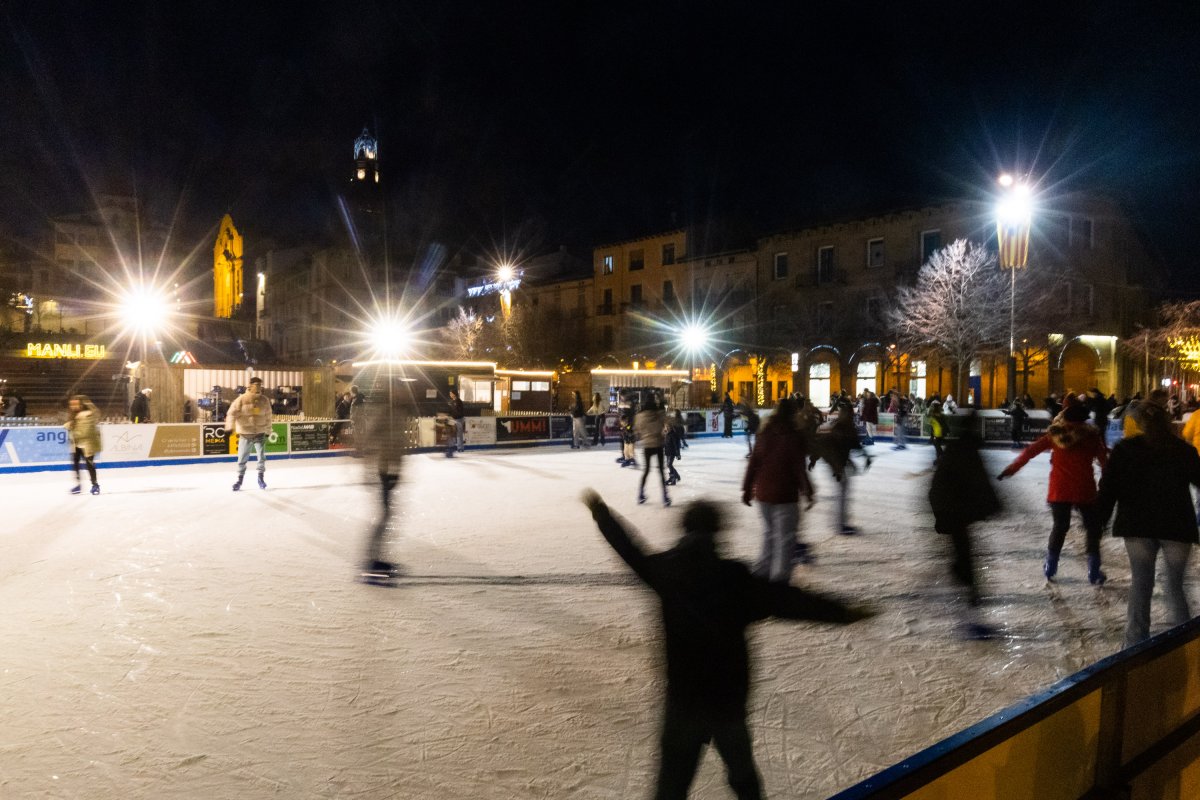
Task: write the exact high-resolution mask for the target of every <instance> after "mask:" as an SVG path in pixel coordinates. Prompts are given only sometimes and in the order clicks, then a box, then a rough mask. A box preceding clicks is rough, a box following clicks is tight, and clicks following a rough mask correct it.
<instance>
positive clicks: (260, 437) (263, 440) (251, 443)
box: [237, 433, 267, 481]
mask: <svg viewBox="0 0 1200 800" xmlns="http://www.w3.org/2000/svg"><path fill="white" fill-rule="evenodd" d="M252 447H253V448H254V454H255V456H256V457H257V458H258V474H259V477H261V476H262V475H263V474H264V473H265V472H266V471H267V461H266V450H267V435H266V434H265V433H249V434H246V435H245V436H239V437H238V462H237V469H238V481H241V479H242V476H243V475H245V474H246V462H247V461H248V460H249V459H250V448H252Z"/></svg>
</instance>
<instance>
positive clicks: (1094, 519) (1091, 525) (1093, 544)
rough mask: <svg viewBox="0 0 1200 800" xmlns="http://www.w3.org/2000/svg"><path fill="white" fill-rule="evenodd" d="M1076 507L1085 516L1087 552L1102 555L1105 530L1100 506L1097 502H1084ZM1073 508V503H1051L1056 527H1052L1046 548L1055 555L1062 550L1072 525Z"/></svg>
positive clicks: (1084, 526) (1084, 527)
mask: <svg viewBox="0 0 1200 800" xmlns="http://www.w3.org/2000/svg"><path fill="white" fill-rule="evenodd" d="M1074 507H1075V508H1078V509H1079V515H1080V516H1081V517H1083V529H1084V531H1085V532H1086V534H1087V554H1088V555H1089V556H1098V555H1100V534H1101V533H1102V532H1103V531H1104V521H1103V520H1102V519H1100V507H1099V506H1098V505H1097V504H1096V503H1083V504H1080V505H1075V506H1074ZM1071 508H1072V504H1071V503H1051V504H1050V516H1051V518H1052V519H1053V520H1054V527H1052V528H1051V529H1050V541H1048V542H1047V543H1046V549H1047V550H1048V551H1049V552H1050V553H1051V554H1053V555H1054V556H1057V555H1058V554H1059V553H1060V552H1061V551H1062V547H1063V541H1065V540H1066V538H1067V530H1068V529H1069V528H1070V527H1071Z"/></svg>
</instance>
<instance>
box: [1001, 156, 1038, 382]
mask: <svg viewBox="0 0 1200 800" xmlns="http://www.w3.org/2000/svg"><path fill="white" fill-rule="evenodd" d="M998 182H999V184H1000V186H1002V187H1003V188H1004V194H1003V195H1002V196H1001V197H1000V200H999V201H998V202H997V203H996V241H997V243H998V244H999V246H1000V267H1001V268H1002V269H1007V270H1009V271H1010V278H1011V280H1010V287H1011V288H1010V294H1009V307H1008V399H1009V401H1010V402H1011V401H1012V400H1013V399H1014V398H1016V396H1017V336H1016V314H1017V270H1018V269H1024V268H1025V266H1026V264H1028V262H1029V234H1030V230H1031V228H1032V227H1033V191H1032V189H1031V188H1030V186H1029V183H1028V181H1026V180H1021V181H1017V180H1015V179H1014V178H1013V176H1011V175H1008V174H1004V175H1001V176H1000V178H999V181H998Z"/></svg>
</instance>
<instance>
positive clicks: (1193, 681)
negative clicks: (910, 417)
mask: <svg viewBox="0 0 1200 800" xmlns="http://www.w3.org/2000/svg"><path fill="white" fill-rule="evenodd" d="M968 797H969V798H972V800H992V799H994V800H1002V799H1004V800H1007V799H1008V798H1026V797H1028V798H1038V800H1079V798H1085V800H1108V799H1109V798H1137V800H1177V799H1178V798H1185V797H1186V798H1194V797H1200V618H1197V619H1193V620H1192V621H1190V622H1188V623H1185V624H1184V625H1180V626H1179V627H1176V628H1173V629H1171V630H1169V631H1165V632H1164V633H1161V634H1159V635H1158V636H1155V637H1154V638H1152V639H1150V640H1148V641H1146V642H1143V643H1141V644H1140V645H1138V646H1136V647H1133V648H1130V649H1128V650H1125V651H1122V652H1120V653H1117V654H1116V655H1114V656H1110V657H1108V658H1105V659H1103V660H1101V661H1098V662H1096V663H1095V664H1093V665H1092V666H1090V667H1087V668H1086V669H1083V670H1080V671H1079V672H1077V673H1075V674H1074V675H1071V676H1070V677H1068V678H1065V679H1063V680H1061V681H1059V682H1058V683H1056V684H1055V685H1054V686H1052V687H1050V688H1049V689H1047V690H1045V691H1044V692H1040V693H1038V694H1035V695H1033V696H1031V697H1028V698H1026V699H1025V700H1022V701H1020V702H1019V703H1016V704H1015V705H1012V706H1009V707H1008V708H1006V709H1004V710H1003V711H1001V712H999V713H997V714H993V715H992V716H990V717H988V718H987V719H985V720H983V721H982V722H979V723H977V724H975V725H972V726H971V727H969V728H967V729H966V730H964V731H961V732H959V733H956V734H954V735H953V736H950V737H949V738H947V739H944V740H942V741H941V742H938V743H937V744H935V745H933V746H932V747H929V748H927V749H925V750H922V751H921V752H919V753H917V754H916V755H914V756H911V757H910V758H907V759H905V760H904V761H901V762H900V763H899V764H896V765H894V766H891V767H889V768H887V769H885V770H884V771H882V772H880V773H878V774H876V775H874V776H872V777H870V778H868V779H866V780H865V781H862V782H861V783H859V784H858V785H856V786H853V787H851V788H849V789H846V790H844V791H842V792H839V793H838V794H836V795H834V796H833V797H832V798H830V800H891V799H893V798H910V799H911V800H941V799H946V800H948V799H949V798H968Z"/></svg>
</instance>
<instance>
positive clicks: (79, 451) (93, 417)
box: [63, 394, 100, 494]
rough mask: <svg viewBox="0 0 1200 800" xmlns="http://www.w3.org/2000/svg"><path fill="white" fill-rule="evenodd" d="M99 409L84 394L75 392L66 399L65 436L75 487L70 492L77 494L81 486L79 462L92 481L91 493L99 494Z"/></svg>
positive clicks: (81, 489)
mask: <svg viewBox="0 0 1200 800" xmlns="http://www.w3.org/2000/svg"><path fill="white" fill-rule="evenodd" d="M99 422H100V410H99V409H98V408H96V406H95V404H94V403H92V401H91V400H89V399H88V396H87V395H85V394H77V395H75V396H74V397H72V398H71V399H70V400H69V401H67V424H66V425H63V427H64V428H66V429H67V438H68V439H70V441H71V467H72V468H73V469H74V470H75V488H73V489H72V490H71V494H79V493H80V492H82V491H83V487H82V485H81V484H80V481H79V462H80V461H83V463H84V464H85V465H86V466H87V471H88V477H89V478H90V479H91V481H92V494H100V484H99V483H98V482H97V480H96V454H97V453H99V452H100V427H99Z"/></svg>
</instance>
